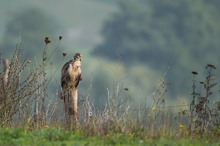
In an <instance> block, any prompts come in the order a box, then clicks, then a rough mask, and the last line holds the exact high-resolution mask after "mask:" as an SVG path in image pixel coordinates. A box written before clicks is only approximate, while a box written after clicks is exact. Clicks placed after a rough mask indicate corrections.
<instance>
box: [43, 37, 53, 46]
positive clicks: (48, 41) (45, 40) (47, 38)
mask: <svg viewBox="0 0 220 146" xmlns="http://www.w3.org/2000/svg"><path fill="white" fill-rule="evenodd" d="M44 42H45V44H46V45H47V44H49V43H51V41H50V39H49V37H45V39H44Z"/></svg>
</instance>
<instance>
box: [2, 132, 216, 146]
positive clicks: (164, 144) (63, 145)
mask: <svg viewBox="0 0 220 146" xmlns="http://www.w3.org/2000/svg"><path fill="white" fill-rule="evenodd" d="M0 145H4V146H9V145H10V146H17V145H19V146H26V145H32V146H50V145H58V146H59V145H60V146H81V145H82V146H83V145H84V146H86V145H87V146H88V145H156V146H168V145H169V146H172V145H173V146H175V145H178V146H185V145H187V146H194V145H198V146H199V145H209V146H210V145H213V146H214V145H216V146H219V145H220V141H209V140H208V139H206V138H200V139H195V138H190V137H189V138H172V137H161V138H139V137H134V136H133V135H130V134H129V135H123V134H116V133H111V134H108V135H106V136H104V137H103V136H95V137H94V136H93V137H85V136H84V134H83V133H82V132H73V131H68V130H62V129H60V128H44V129H41V130H38V131H26V130H24V129H9V128H1V129H0Z"/></svg>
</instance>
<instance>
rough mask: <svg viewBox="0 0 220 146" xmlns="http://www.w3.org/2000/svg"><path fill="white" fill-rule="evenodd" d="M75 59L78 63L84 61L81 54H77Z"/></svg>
mask: <svg viewBox="0 0 220 146" xmlns="http://www.w3.org/2000/svg"><path fill="white" fill-rule="evenodd" d="M73 58H74V60H75V61H77V60H78V61H81V60H82V55H81V54H80V53H76V54H75V55H74V57H73Z"/></svg>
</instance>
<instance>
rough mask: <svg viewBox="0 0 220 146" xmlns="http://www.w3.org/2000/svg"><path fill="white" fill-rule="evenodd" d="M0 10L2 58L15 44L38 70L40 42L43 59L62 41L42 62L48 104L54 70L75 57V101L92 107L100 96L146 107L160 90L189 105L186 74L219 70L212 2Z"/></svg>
mask: <svg viewBox="0 0 220 146" xmlns="http://www.w3.org/2000/svg"><path fill="white" fill-rule="evenodd" d="M0 8H1V9H0V12H1V13H0V17H1V21H2V22H3V23H2V25H1V26H0V38H1V41H0V50H1V54H2V55H3V56H2V58H4V57H5V56H6V55H5V54H9V56H10V55H11V53H12V52H13V49H15V46H16V44H17V43H18V42H19V41H21V44H22V48H23V50H24V51H23V53H22V54H23V57H24V58H25V57H29V58H30V59H31V60H32V61H34V62H35V63H38V62H39V61H36V60H40V59H41V57H42V56H41V55H42V54H41V52H42V50H43V47H44V42H43V40H44V37H46V36H49V37H50V38H51V40H52V43H51V45H50V47H49V48H50V50H48V54H49V53H51V50H52V48H55V47H56V46H57V43H58V36H59V35H61V36H63V39H62V41H61V44H60V46H59V48H58V50H57V51H56V53H55V54H54V56H53V58H51V60H50V62H48V70H49V71H50V74H52V73H51V72H55V76H54V77H53V79H52V81H51V84H50V86H51V89H50V90H49V93H48V95H49V97H50V98H52V97H54V91H55V90H59V88H60V70H61V67H62V65H63V64H64V63H65V62H66V61H68V60H69V59H71V58H72V56H73V55H74V53H76V52H81V53H82V54H83V66H82V69H83V81H82V82H81V84H80V87H79V88H80V89H79V92H80V97H81V98H86V97H88V96H89V98H91V99H93V100H94V101H95V102H94V103H95V105H96V106H97V107H98V106H99V107H100V106H103V102H104V101H105V100H106V99H107V98H106V97H107V96H108V92H110V93H111V95H112V96H114V97H116V98H128V99H129V100H131V101H132V102H133V103H134V104H135V105H138V106H140V105H145V103H146V102H147V104H151V100H153V99H154V98H155V96H156V95H155V92H156V91H157V90H158V88H157V87H160V84H162V83H165V85H166V86H165V88H166V89H163V90H165V91H166V90H167V91H168V93H166V95H165V96H166V97H168V101H169V102H168V103H169V105H172V104H174V103H178V104H180V103H182V102H185V101H188V100H189V99H190V98H191V95H190V94H191V92H192V89H191V86H192V81H191V80H192V75H191V71H192V70H196V71H198V72H199V73H200V74H199V75H200V78H203V75H204V74H205V69H204V66H205V65H206V64H208V63H211V64H214V65H216V67H217V69H218V68H219V67H220V66H219V64H218V62H220V60H219V57H218V56H219V54H220V52H219V48H220V43H219V36H220V25H219V23H220V19H219V11H220V9H219V8H220V3H219V2H218V1H217V0H212V1H205V0H196V1H190V0H179V1H172V0H167V1H163V2H161V1H159V0H137V1H133V0H124V1H123V0H122V1H120V2H119V1H117V2H116V1H107V0H106V1H101V0H77V1H68V0H65V1H58V0H54V1H53V3H51V1H45V0H38V1H29V0H20V1H19V2H17V3H11V2H9V1H4V2H1V5H0ZM9 50H10V51H9ZM63 52H65V53H67V56H65V57H63V56H62V53H63ZM4 53H5V54H4ZM51 64H53V66H52V65H51ZM216 76H217V77H218V78H219V76H218V74H217V72H216ZM218 87H219V86H218ZM218 87H216V91H217V90H218ZM165 91H164V92H165Z"/></svg>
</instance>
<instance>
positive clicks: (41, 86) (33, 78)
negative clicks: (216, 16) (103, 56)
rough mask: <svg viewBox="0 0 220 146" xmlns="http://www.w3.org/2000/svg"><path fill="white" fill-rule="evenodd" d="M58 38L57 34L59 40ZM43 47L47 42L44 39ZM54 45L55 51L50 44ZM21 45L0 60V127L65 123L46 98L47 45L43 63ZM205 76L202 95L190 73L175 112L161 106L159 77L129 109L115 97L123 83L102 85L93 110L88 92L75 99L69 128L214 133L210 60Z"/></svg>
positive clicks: (144, 134)
mask: <svg viewBox="0 0 220 146" xmlns="http://www.w3.org/2000/svg"><path fill="white" fill-rule="evenodd" d="M60 40H61V39H60ZM45 44H46V46H45V48H46V47H47V45H48V44H50V41H49V38H47V39H45ZM54 50H57V48H55V49H54ZM21 51H22V49H21V48H20V46H19V45H18V46H17V48H16V50H15V52H14V55H13V57H12V58H11V59H9V61H8V62H7V61H5V62H4V63H3V64H1V67H2V69H1V70H0V80H1V82H0V87H1V88H0V90H1V92H0V126H1V127H22V128H25V129H29V130H36V129H40V128H45V127H53V126H56V127H61V128H64V129H65V128H67V127H65V122H64V121H63V116H61V115H63V113H64V110H63V109H62V110H61V112H60V113H61V115H60V113H59V114H57V113H56V112H57V111H58V109H59V108H60V107H59V106H60V105H59V102H60V99H59V97H58V96H55V97H56V98H54V99H52V100H51V102H50V103H47V104H46V103H45V99H46V98H48V97H47V88H48V82H49V81H50V78H51V77H49V79H48V77H47V72H46V63H47V61H48V59H50V57H49V58H46V57H45V56H46V55H45V54H46V52H45V51H46V49H44V51H43V55H42V64H40V65H34V64H33V62H31V61H30V60H29V59H24V60H23V58H22V55H21V54H22V53H21ZM206 69H207V77H206V79H205V81H203V82H200V84H201V85H202V87H203V88H204V90H205V94H204V95H203V94H202V93H199V92H197V91H196V89H197V88H196V85H197V84H196V83H197V80H196V76H197V75H198V73H197V72H192V73H193V92H192V102H191V104H190V106H189V108H188V110H182V111H180V112H179V113H177V114H176V113H174V112H173V111H172V110H170V109H169V108H168V107H166V106H165V102H166V99H165V96H164V95H165V93H166V90H167V89H166V86H167V85H166V84H165V83H164V82H163V81H161V82H160V83H158V88H157V90H156V91H155V98H154V101H153V104H152V105H153V106H151V107H148V106H147V105H145V106H144V107H140V108H138V109H133V108H132V103H131V101H130V100H129V99H128V98H123V97H120V90H122V89H124V87H123V85H120V84H117V85H116V86H115V89H112V90H107V99H108V100H107V102H106V105H105V106H104V108H102V109H101V108H100V109H97V108H96V107H94V105H93V102H92V101H90V98H89V93H88V96H87V97H85V99H79V116H80V119H79V120H80V125H79V126H78V127H77V128H76V127H72V128H74V130H76V131H82V132H83V134H84V136H86V137H88V136H94V135H99V136H108V134H109V133H121V134H125V135H129V136H131V137H140V138H149V137H151V138H152V137H161V136H171V137H172V136H173V137H189V136H201V135H204V134H207V133H211V134H210V135H212V138H213V137H218V136H219V135H220V134H219V133H220V130H219V127H218V126H219V110H220V108H219V104H217V102H216V104H215V105H213V104H210V103H209V102H210V97H211V96H212V95H213V92H212V89H213V88H215V86H216V83H215V82H214V78H213V74H212V73H213V71H214V70H215V69H216V68H215V67H214V66H213V65H210V64H209V65H207V66H206Z"/></svg>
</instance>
